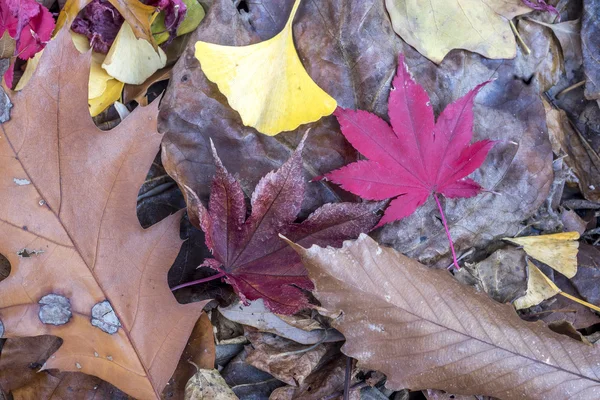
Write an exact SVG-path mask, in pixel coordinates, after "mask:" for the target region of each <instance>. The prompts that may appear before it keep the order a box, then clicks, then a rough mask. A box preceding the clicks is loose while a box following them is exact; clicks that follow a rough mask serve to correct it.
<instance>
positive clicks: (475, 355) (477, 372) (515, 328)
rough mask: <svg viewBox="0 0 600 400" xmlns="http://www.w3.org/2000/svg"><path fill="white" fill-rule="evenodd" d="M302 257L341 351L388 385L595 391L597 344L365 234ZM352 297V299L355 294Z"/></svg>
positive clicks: (537, 393)
mask: <svg viewBox="0 0 600 400" xmlns="http://www.w3.org/2000/svg"><path fill="white" fill-rule="evenodd" d="M294 247H295V248H296V250H297V251H298V252H299V253H300V254H301V256H302V258H303V261H304V263H305V265H306V267H307V269H308V271H309V276H310V277H311V279H312V280H313V281H314V283H315V285H316V291H315V293H314V294H315V296H316V297H317V298H318V299H319V301H321V303H322V305H323V307H325V308H326V309H328V310H331V311H341V312H342V315H341V316H340V317H339V318H338V319H337V320H336V321H334V326H335V327H336V328H338V329H339V330H340V331H341V332H342V333H344V335H345V336H346V340H347V341H346V344H345V345H344V347H343V348H342V351H343V352H344V353H346V354H347V355H349V356H351V357H354V358H357V359H358V360H359V365H360V366H362V367H363V368H371V369H374V370H378V371H381V372H383V373H384V374H386V376H387V383H386V386H387V387H388V388H390V389H392V390H400V389H402V388H409V389H411V390H417V389H427V388H429V389H431V388H436V389H441V390H445V391H447V392H450V393H456V394H483V395H489V396H494V397H498V398H501V399H507V400H510V399H522V398H528V399H548V398H552V399H562V398H569V397H573V396H575V397H578V398H596V397H599V396H600V379H599V378H598V376H599V374H600V351H599V350H598V349H596V348H590V347H589V346H586V345H584V344H582V343H578V342H577V341H574V340H573V339H571V338H568V337H566V336H563V335H559V334H556V333H554V332H552V331H550V330H549V329H547V328H545V327H544V326H543V325H541V324H539V323H528V322H524V321H522V320H521V319H520V318H519V317H518V316H517V314H516V313H515V311H514V309H513V308H512V307H511V306H509V305H506V304H499V303H496V302H494V301H493V300H491V299H490V298H489V297H487V296H486V295H485V294H483V293H478V292H476V291H474V290H473V289H472V288H471V287H468V286H465V285H461V284H460V283H458V282H457V281H455V280H454V279H453V278H452V276H451V275H450V274H449V273H448V272H447V271H440V270H432V269H428V268H426V267H425V266H423V265H422V264H419V263H418V262H416V261H414V260H412V259H410V258H408V257H406V256H404V255H402V254H401V253H398V252H397V251H395V250H393V249H390V248H386V247H380V246H379V245H378V244H377V243H376V242H375V241H374V240H372V239H371V238H369V237H368V236H366V235H361V237H360V238H359V239H358V240H356V241H347V242H345V244H344V247H343V248H342V249H333V248H326V249H323V248H320V247H317V246H313V247H311V248H310V249H308V250H306V249H303V248H301V247H299V246H297V245H295V246H294ZM357 298H360V301H359V302H357V301H356V299H357Z"/></svg>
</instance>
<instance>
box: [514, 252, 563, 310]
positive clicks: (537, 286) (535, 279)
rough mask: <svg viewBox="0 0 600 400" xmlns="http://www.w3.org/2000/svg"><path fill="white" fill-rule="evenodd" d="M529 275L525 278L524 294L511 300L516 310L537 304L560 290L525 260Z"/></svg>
mask: <svg viewBox="0 0 600 400" xmlns="http://www.w3.org/2000/svg"><path fill="white" fill-rule="evenodd" d="M527 268H528V270H529V277H528V279H527V291H526V292H525V295H524V296H521V297H519V298H518V299H516V300H515V301H514V302H513V305H514V306H515V308H516V309H517V310H522V309H525V308H529V307H533V306H537V305H538V304H540V303H541V302H542V301H544V300H547V299H549V298H551V297H553V296H556V295H557V294H559V293H560V292H561V290H560V289H559V288H558V287H557V286H556V285H555V284H554V282H552V281H551V280H550V279H548V277H547V276H546V275H544V273H543V272H542V271H540V270H539V268H538V267H536V266H535V265H534V264H533V263H532V262H531V261H527Z"/></svg>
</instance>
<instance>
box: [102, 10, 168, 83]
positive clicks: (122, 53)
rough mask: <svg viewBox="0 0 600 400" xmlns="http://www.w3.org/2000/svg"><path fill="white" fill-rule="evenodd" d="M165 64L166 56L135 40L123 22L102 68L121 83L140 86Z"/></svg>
mask: <svg viewBox="0 0 600 400" xmlns="http://www.w3.org/2000/svg"><path fill="white" fill-rule="evenodd" d="M166 63H167V55H166V54H165V52H164V51H163V50H162V49H161V48H160V47H159V48H158V50H156V49H154V47H153V46H152V44H151V43H150V42H148V41H147V40H145V39H138V38H136V37H135V35H134V32H133V30H132V29H131V26H130V25H129V23H128V22H124V23H123V25H121V29H120V30H119V33H118V34H117V37H116V38H115V41H114V43H113V45H112V46H111V48H110V50H109V52H108V54H107V55H106V58H105V59H104V62H103V63H102V68H104V69H105V70H106V72H108V73H109V74H110V76H112V77H114V78H116V79H118V80H119V81H121V82H124V83H129V84H131V85H141V84H142V83H144V81H145V80H146V79H148V78H149V77H150V76H151V75H152V74H153V73H155V72H156V71H158V70H159V69H161V68H162V67H164V66H165V64H166Z"/></svg>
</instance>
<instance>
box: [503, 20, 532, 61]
mask: <svg viewBox="0 0 600 400" xmlns="http://www.w3.org/2000/svg"><path fill="white" fill-rule="evenodd" d="M508 23H509V24H510V28H511V29H512V31H513V33H514V34H515V36H516V37H517V40H518V41H519V43H521V46H523V51H524V52H525V54H526V55H529V54H531V50H530V49H529V47H527V44H526V43H525V41H524V40H523V38H522V37H521V35H520V34H519V31H518V30H517V27H516V26H515V24H514V22H512V19H509V20H508Z"/></svg>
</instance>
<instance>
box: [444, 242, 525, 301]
mask: <svg viewBox="0 0 600 400" xmlns="http://www.w3.org/2000/svg"><path fill="white" fill-rule="evenodd" d="M526 266H527V263H526V262H525V252H524V251H523V250H520V249H516V248H514V247H512V248H508V249H500V250H496V251H495V252H494V253H493V254H492V255H490V256H489V257H488V258H486V259H485V260H483V261H480V262H478V263H477V264H475V265H473V266H471V265H470V264H469V263H466V264H465V266H464V267H463V268H462V269H461V270H460V271H455V273H454V276H455V277H456V278H457V279H458V280H459V281H461V282H464V283H467V284H470V285H477V286H478V287H479V288H481V289H482V290H483V291H484V292H486V293H487V294H488V295H489V296H490V297H491V298H492V299H494V300H496V301H497V302H499V303H510V302H512V301H513V300H514V299H516V298H518V297H521V296H523V295H525V291H526V290H527V272H526Z"/></svg>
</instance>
